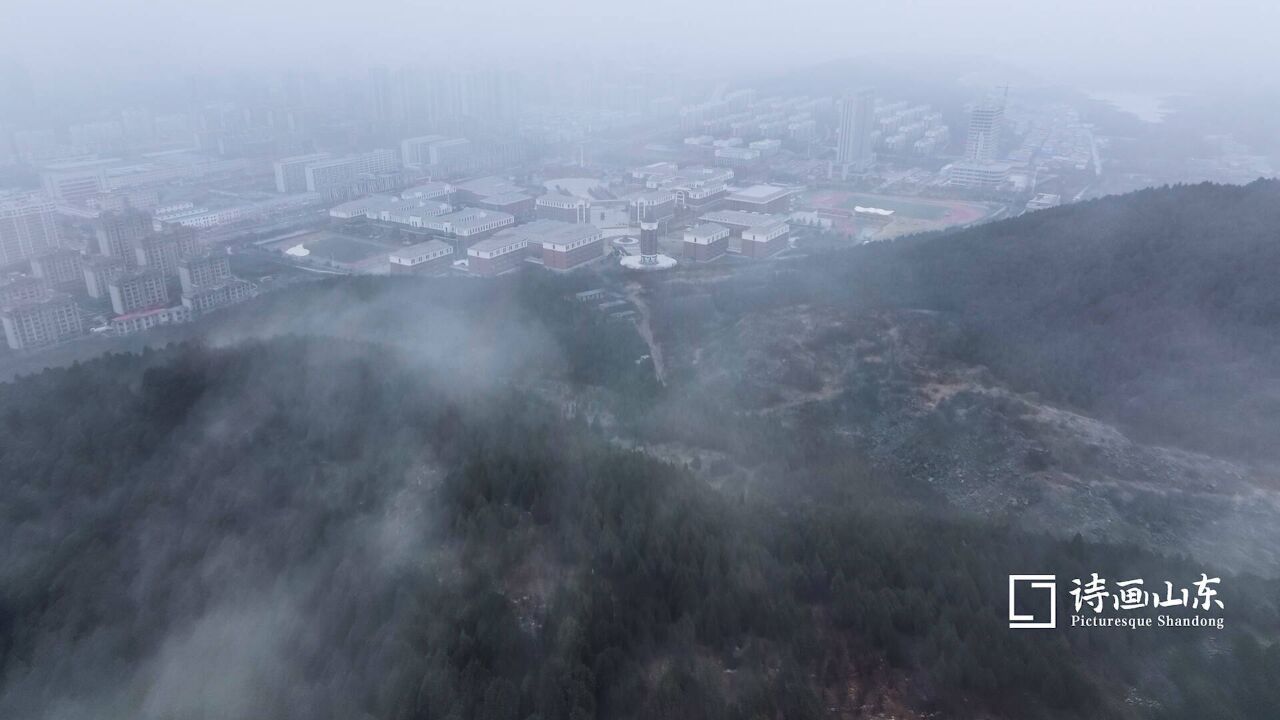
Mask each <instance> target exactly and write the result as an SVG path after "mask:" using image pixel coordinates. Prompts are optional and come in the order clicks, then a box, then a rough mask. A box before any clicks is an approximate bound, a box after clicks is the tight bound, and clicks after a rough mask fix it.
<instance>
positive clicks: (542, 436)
mask: <svg viewBox="0 0 1280 720" xmlns="http://www.w3.org/2000/svg"><path fill="white" fill-rule="evenodd" d="M0 413H2V416H0V493H2V494H3V497H4V498H5V499H6V502H5V504H4V506H3V514H0V543H2V544H3V546H4V547H5V548H6V552H5V554H4V556H3V565H0V716H4V717H23V718H25V717H32V718H53V717H58V718H88V717H94V718H112V719H114V718H120V719H123V718H230V719H233V720H234V719H239V718H257V717H272V718H299V719H302V718H306V719H307V720H314V719H316V718H353V717H357V718H459V719H470V718H482V719H484V720H527V719H528V718H565V717H568V718H593V717H598V718H651V717H668V718H744V719H745V718H779V717H785V718H817V717H825V716H827V715H828V713H829V709H830V708H833V707H834V708H837V709H840V710H842V711H846V712H850V713H863V714H872V713H875V712H886V713H894V714H898V715H908V716H909V715H913V714H918V713H923V712H927V711H942V712H945V713H947V714H948V716H957V717H985V716H988V715H990V714H995V715H996V716H999V717H1011V718H1012V717H1076V718H1099V717H1115V718H1122V717H1132V716H1137V715H1144V716H1151V717H1203V716H1205V715H1204V713H1205V712H1208V713H1209V714H1210V715H1212V716H1214V717H1264V716H1265V713H1266V712H1267V710H1266V709H1267V708H1274V707H1276V706H1277V704H1278V703H1280V697H1278V696H1276V694H1275V693H1276V688H1275V685H1274V683H1272V682H1270V681H1269V678H1271V677H1272V675H1271V673H1273V672H1274V671H1275V669H1276V668H1277V667H1280V654H1278V653H1277V649H1276V646H1275V645H1271V646H1267V645H1266V644H1265V643H1264V644H1260V643H1259V642H1258V641H1257V640H1256V639H1255V633H1262V634H1263V635H1264V636H1266V635H1271V636H1274V633H1275V631H1276V616H1275V608H1274V605H1273V604H1272V603H1273V602H1274V599H1275V597H1276V590H1277V588H1276V587H1275V585H1274V584H1273V583H1259V582H1256V581H1252V580H1248V579H1244V578H1240V579H1233V585H1232V588H1233V591H1232V607H1231V611H1232V614H1231V615H1230V617H1231V619H1232V623H1233V625H1232V626H1231V627H1232V629H1231V631H1230V632H1229V633H1228V635H1227V636H1225V637H1220V638H1219V640H1220V641H1219V642H1218V643H1217V644H1216V645H1215V647H1216V648H1217V650H1216V652H1215V654H1214V655H1213V656H1212V657H1211V656H1209V655H1208V654H1207V653H1206V652H1205V649H1204V646H1203V645H1202V643H1203V641H1204V640H1205V639H1206V635H1205V634H1203V633H1201V632H1198V631H1185V632H1182V633H1176V634H1166V633H1146V634H1132V633H1128V634H1127V633H1119V634H1117V633H1116V632H1115V631H1107V630H1098V631H1075V632H1067V631H1062V632H1048V633H1011V632H1009V631H1008V630H1007V629H1006V628H1005V627H1004V615H1005V611H1006V608H1005V607H1004V603H1003V600H1004V598H1003V593H1002V590H1003V587H1004V580H1005V577H1004V576H1005V574H1006V573H1007V572H1008V571H1009V570H1008V569H1009V568H1012V567H1053V568H1058V569H1059V571H1060V572H1064V573H1067V572H1071V573H1079V574H1084V573H1085V572H1086V571H1098V572H1103V573H1107V574H1111V575H1115V576H1121V575H1124V576H1141V575H1144V574H1147V575H1151V576H1160V577H1165V576H1167V577H1182V576H1187V575H1189V574H1191V573H1192V572H1193V571H1194V570H1195V569H1196V568H1193V567H1191V566H1189V565H1184V564H1182V563H1179V562H1174V561H1166V560H1161V559H1158V558H1155V557H1151V556H1148V555H1145V554H1142V553H1139V552H1136V551H1132V550H1126V549H1124V548H1114V547H1102V546H1093V545H1089V544H1085V543H1081V542H1078V541H1077V542H1060V541H1051V540H1048V539H1042V538H1037V537H1034V536H1026V535H1023V534H1020V533H1015V532H1012V531H1009V530H1002V529H999V528H989V527H980V526H970V525H967V524H964V523H951V522H946V521H940V520H926V519H919V518H917V519H912V518H905V517H888V516H883V515H880V514H878V513H877V512H875V509H874V508H868V509H862V508H860V507H859V506H857V505H854V504H850V505H848V506H843V505H822V506H810V505H809V504H807V503H805V502H799V503H795V504H788V503H777V502H774V501H766V500H753V499H748V498H745V497H741V496H736V495H735V494H733V493H721V492H717V491H713V490H711V489H709V488H707V487H705V486H704V485H702V484H701V483H700V482H698V481H697V480H695V479H694V478H693V477H691V476H690V475H688V474H687V473H685V472H684V471H682V470H680V469H677V468H674V467H671V466H668V465H663V464H661V463H658V462H655V461H653V460H651V459H647V458H645V457H644V456H642V455H640V454H638V453H634V452H628V451H621V450H617V449H614V448H612V447H611V446H610V445H609V443H608V442H606V439H605V438H604V437H603V436H601V435H599V434H597V433H596V432H594V431H592V430H591V429H590V428H589V427H587V426H586V425H585V424H584V423H582V422H580V421H578V420H574V419H572V418H565V417H563V416H562V415H560V414H559V413H555V412H552V411H550V409H549V408H546V407H544V406H542V404H541V403H539V402H538V401H535V400H532V399H530V398H529V397H527V396H524V395H523V394H522V393H520V392H519V391H518V390H517V389H515V388H511V387H506V386H504V385H502V384H498V385H497V386H495V387H493V388H490V389H487V390H485V391H484V392H480V391H478V390H476V389H475V388H474V387H473V386H472V385H470V384H469V383H468V384H458V383H454V382H452V381H451V378H450V377H449V375H448V374H447V373H446V374H442V375H436V376H434V377H427V374H426V373H423V372H421V367H418V366H415V365H414V361H413V357H412V355H406V354H405V353H403V352H401V351H395V350H391V349H389V348H386V347H379V346H371V345H365V344H359V343H351V342H342V341H334V340H323V341H321V340H311V339H305V338H284V339H280V340H275V341H271V342H266V343H256V342H255V343H251V344H248V345H244V346H239V347H233V348H228V349H222V350H212V349H206V348H203V347H200V346H186V347H180V348H174V349H171V350H166V351H163V352H158V353H157V352H152V353H147V354H145V355H142V356H114V357H105V358H102V359H99V360H95V361H93V362H90V363H86V364H82V365H78V366H74V367H71V368H67V369H62V370H51V371H47V372H44V373H42V374H40V375H37V376H34V377H29V378H26V379H23V380H21V381H19V382H16V383H13V384H7V385H4V386H0ZM1221 640H1227V641H1228V642H1226V643H1225V644H1224V643H1223V642H1221ZM1191 678H1195V679H1197V680H1198V681H1199V682H1194V683H1193V682H1188V680H1189V679H1191ZM1205 678H1212V679H1213V680H1214V683H1213V684H1207V683H1206V682H1205V681H1204V679H1205ZM1130 688H1139V690H1138V692H1139V693H1140V695H1141V696H1142V697H1145V698H1159V702H1158V703H1153V704H1147V705H1141V706H1132V705H1130V704H1127V703H1126V702H1125V696H1126V695H1127V694H1129V693H1130V692H1131V690H1130Z"/></svg>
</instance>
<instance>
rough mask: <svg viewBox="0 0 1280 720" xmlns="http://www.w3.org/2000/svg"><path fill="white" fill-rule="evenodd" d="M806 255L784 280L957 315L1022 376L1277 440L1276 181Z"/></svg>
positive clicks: (1025, 382) (1141, 428)
mask: <svg viewBox="0 0 1280 720" xmlns="http://www.w3.org/2000/svg"><path fill="white" fill-rule="evenodd" d="M812 267H813V268H814V270H815V271H816V272H815V273H813V274H809V273H803V274H800V276H799V277H796V278H793V279H792V280H791V281H790V282H789V284H790V285H791V286H793V289H792V290H791V292H801V293H804V294H806V295H809V294H812V295H813V297H815V298H830V297H832V296H834V297H841V298H844V300H845V301H846V302H849V303H851V304H852V306H853V307H855V308H865V307H874V306H897V307H902V306H905V307H918V308H929V309H935V310H940V311H945V312H947V313H950V314H953V315H954V316H955V317H956V318H957V319H958V320H959V321H960V322H961V323H963V325H964V326H965V327H966V328H967V329H969V330H970V331H971V335H970V341H969V343H968V346H967V348H965V349H964V350H963V354H964V355H965V357H966V358H968V359H972V360H975V361H978V362H982V363H984V364H986V365H988V366H990V367H991V368H993V369H995V370H996V371H998V372H999V373H1000V374H1001V375H1002V376H1004V377H1005V378H1007V379H1009V380H1010V381H1012V382H1014V383H1015V384H1017V385H1018V386H1019V387H1021V388H1023V389H1027V390H1037V391H1040V392H1043V393H1045V394H1046V395H1047V396H1048V397H1050V398H1051V399H1053V400H1056V401H1059V402H1064V403H1067V404H1069V405H1071V406H1074V407H1078V408H1082V409H1084V410H1086V411H1090V412H1094V413H1098V414H1101V415H1103V416H1106V417H1112V418H1116V419H1119V420H1122V421H1123V422H1125V423H1126V424H1127V426H1128V427H1129V428H1130V429H1131V430H1133V431H1135V432H1138V433H1139V434H1145V435H1147V436H1149V437H1152V438H1154V439H1157V440H1161V441H1164V442H1170V443H1174V444H1177V445H1180V446H1182V447H1189V448H1195V449H1204V450H1209V451H1213V452H1225V453H1233V454H1246V455H1265V456H1268V457H1270V458H1275V457H1276V452H1277V450H1278V449H1280V443H1277V442H1276V437H1277V428H1280V343H1277V341H1276V338H1277V337H1280V283H1277V282H1276V278H1277V276H1280V182H1278V181H1274V180H1271V181H1261V180H1260V181H1257V182H1255V183H1252V184H1250V185H1247V186H1243V187H1240V186H1221V185H1210V184H1204V185H1195V186H1179V187H1172V188H1159V189H1151V190H1144V191H1141V192H1137V193H1133V194H1130V195H1124V196H1120V197H1109V198H1105V199H1102V200H1096V201H1091V202H1085V203H1079V204H1074V205H1069V206H1064V207H1060V208H1055V209H1051V210H1045V211H1040V212H1035V213H1031V214H1028V215H1024V216H1022V217H1019V218H1015V219H1012V220H1008V221H1004V222H997V223H992V224H988V225H982V226H979V227H976V228H972V229H969V230H964V231H960V232H952V233H941V234H935V235H929V236H921V237H916V238H909V239H906V240H902V241H897V242H893V243H886V244H881V245H872V246H865V247H862V248H859V249H858V250H857V251H855V252H851V253H838V254H834V255H830V256H824V257H822V258H819V259H818V260H817V261H816V262H813V263H812ZM806 275H808V277H805V276H806ZM814 276H816V277H819V278H822V279H823V280H825V282H822V281H819V282H818V284H811V283H813V278H814Z"/></svg>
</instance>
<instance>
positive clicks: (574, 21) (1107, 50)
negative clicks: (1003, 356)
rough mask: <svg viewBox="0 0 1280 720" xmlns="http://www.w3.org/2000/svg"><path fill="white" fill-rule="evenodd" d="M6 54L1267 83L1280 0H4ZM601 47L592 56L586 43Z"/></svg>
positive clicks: (110, 62)
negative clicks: (818, 69)
mask: <svg viewBox="0 0 1280 720" xmlns="http://www.w3.org/2000/svg"><path fill="white" fill-rule="evenodd" d="M0 4H2V5H3V6H4V10H3V11H0V14H2V15H3V20H4V21H3V22H0V56H4V55H8V56H10V58H11V59H13V60H17V61H18V62H19V63H21V64H22V65H23V66H25V67H26V69H27V70H28V71H29V72H30V73H31V74H32V75H33V76H34V77H36V78H38V79H41V78H48V77H50V76H51V75H54V74H55V73H57V74H61V73H75V74H78V75H80V76H82V77H83V76H84V75H85V74H86V73H89V74H93V73H110V72H121V71H124V72H140V71H141V72H146V71H152V72H157V71H163V70H165V69H167V70H168V71H179V72H185V71H188V70H217V69H221V68H223V67H238V68H243V67H271V68H276V67H286V66H292V67H312V68H315V69H317V70H329V69H331V68H334V67H343V66H347V67H363V66H367V65H370V64H375V63H388V64H396V63H400V62H404V61H410V60H419V59H421V60H432V59H435V58H440V57H448V58H455V59H458V60H461V61H469V60H470V59H471V58H473V57H478V58H484V59H486V60H492V61H494V62H508V61H512V60H516V61H519V62H528V61H530V60H533V59H542V58H548V57H551V58H554V57H558V58H561V59H566V60H569V61H575V62H582V63H591V62H593V61H598V60H599V59H600V58H604V59H605V60H608V61H612V62H615V63H616V62H625V60H626V58H627V57H628V55H629V54H630V53H635V52H642V53H647V54H650V55H652V56H654V57H657V58H659V59H662V60H667V61H669V62H671V63H672V64H681V63H689V62H697V63H700V64H703V65H704V66H705V64H707V63H711V64H713V66H723V68H724V69H725V70H732V69H733V68H734V67H735V66H739V65H742V64H746V65H750V66H752V67H756V68H758V67H767V66H795V65H800V64H804V63H808V62H814V61H822V60H829V59H836V58H842V57H850V56H857V55H862V54H866V53H882V52H888V51H914V52H937V53H940V54H950V53H958V52H963V53H973V54H984V55H990V56H992V57H994V58H997V59H1001V60H1005V61H1008V62H1011V63H1014V64H1016V65H1018V66H1020V67H1023V68H1026V69H1028V70H1031V71H1033V72H1035V73H1037V74H1039V75H1041V76H1043V77H1045V78H1046V79H1048V80H1051V81H1066V82H1072V83H1080V84H1085V85H1089V86H1092V87H1094V88H1098V89H1103V88H1106V86H1110V87H1109V88H1106V89H1152V88H1159V89H1178V88H1180V87H1184V86H1186V85H1202V84H1204V83H1208V82H1223V83H1232V82H1275V75H1276V72H1275V70H1276V67H1277V66H1278V65H1280V61H1278V60H1277V51H1276V49H1275V43H1276V37H1277V36H1280V2H1276V0H1225V1H1219V2H1215V3H1206V2H1201V1H1197V2H1193V1H1191V0H1166V1H1164V2H1126V1H1125V0H1080V1H1075V2H1070V1H1068V2H1044V1H1040V2H1016V1H1012V0H1002V1H999V2H998V1H996V0H954V1H951V2H943V1H941V0H915V1H913V0H769V1H765V0H732V1H731V0H688V1H687V2H681V1H677V0H643V1H635V0H632V1H629V2H618V1H615V0H600V1H597V2H584V1H581V0H536V2H515V1H514V0H464V1H456V2H431V1H429V0H428V1H421V0H420V1H418V2H413V1H411V0H381V1H376V0H375V1H374V2H350V1H349V0H177V1H173V0H3V1H2V2H0ZM592 54H595V55H596V56H597V58H594V59H593V58H592V57H591V55H592Z"/></svg>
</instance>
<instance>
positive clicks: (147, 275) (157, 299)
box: [107, 270, 169, 315]
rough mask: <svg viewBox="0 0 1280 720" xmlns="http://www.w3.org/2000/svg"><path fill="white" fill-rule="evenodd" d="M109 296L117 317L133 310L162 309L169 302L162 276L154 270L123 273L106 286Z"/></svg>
mask: <svg viewBox="0 0 1280 720" xmlns="http://www.w3.org/2000/svg"><path fill="white" fill-rule="evenodd" d="M107 289H108V291H109V292H110V294H111V309H112V310H113V311H115V313H116V314H117V315H125V314H128V313H131V312H133V311H134V310H142V309H145V308H154V307H164V306H165V304H166V303H168V302H169V289H168V288H167V287H165V283H164V275H162V274H161V273H159V272H158V271H156V270H139V271H137V272H131V273H125V274H124V275H121V276H120V277H118V278H116V279H115V280H114V281H112V282H111V284H110V285H108V286H107Z"/></svg>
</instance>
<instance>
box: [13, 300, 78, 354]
mask: <svg viewBox="0 0 1280 720" xmlns="http://www.w3.org/2000/svg"><path fill="white" fill-rule="evenodd" d="M0 325H3V326H4V337H5V341H6V342H8V344H9V347H10V348H11V349H13V350H28V349H31V348H37V347H41V346H44V345H51V344H53V343H56V342H59V341H62V340H66V339H68V338H72V337H75V336H76V335H79V334H81V333H82V332H84V325H83V323H82V321H81V320H80V310H79V308H77V307H76V303H75V300H74V299H72V297H71V296H70V295H67V294H66V293H54V292H49V293H45V294H44V295H43V296H42V297H40V298H38V299H35V300H30V301H27V302H24V303H21V304H18V305H11V306H8V307H5V308H3V309H0Z"/></svg>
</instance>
